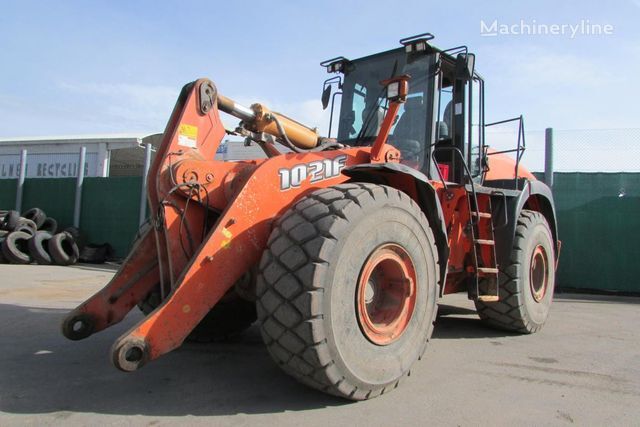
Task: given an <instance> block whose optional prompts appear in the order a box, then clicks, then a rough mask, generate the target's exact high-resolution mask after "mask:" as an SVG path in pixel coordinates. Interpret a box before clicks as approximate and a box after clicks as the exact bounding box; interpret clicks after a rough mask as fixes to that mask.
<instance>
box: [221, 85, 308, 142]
mask: <svg viewBox="0 0 640 427" xmlns="http://www.w3.org/2000/svg"><path fill="white" fill-rule="evenodd" d="M218 108H219V109H220V110H221V111H224V112H225V113H227V114H231V115H232V116H235V117H237V118H239V119H240V120H242V121H243V122H244V125H245V127H246V128H247V129H249V130H251V131H253V132H264V133H268V134H269V135H273V136H275V137H278V138H284V137H285V135H286V138H287V139H289V141H291V143H292V144H293V145H295V146H296V147H299V148H304V149H309V148H314V147H316V146H317V145H318V144H319V136H318V133H317V131H316V130H315V129H311V128H308V127H306V126H305V125H303V124H300V123H298V122H296V121H295V120H293V119H290V118H289V117H287V116H284V115H282V114H280V113H276V112H274V111H271V110H269V109H268V108H267V107H266V106H264V105H262V104H253V105H251V107H245V106H243V105H241V104H238V103H237V102H235V101H234V100H232V99H230V98H227V97H226V96H223V95H220V94H218ZM278 125H279V126H278ZM279 127H280V128H281V129H282V130H283V131H284V134H285V135H283V134H282V132H281V131H280V129H279Z"/></svg>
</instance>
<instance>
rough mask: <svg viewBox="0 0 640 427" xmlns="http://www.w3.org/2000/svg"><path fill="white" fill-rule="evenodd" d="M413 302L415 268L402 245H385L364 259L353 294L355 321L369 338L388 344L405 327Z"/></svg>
mask: <svg viewBox="0 0 640 427" xmlns="http://www.w3.org/2000/svg"><path fill="white" fill-rule="evenodd" d="M415 305H416V271H415V267H414V264H413V261H412V260H411V257H410V256H409V254H408V253H407V251H406V250H404V248H402V247H401V246H399V245H396V244H386V245H383V246H381V247H379V248H377V249H376V250H375V251H373V253H371V255H369V257H368V258H367V260H366V262H365V264H364V266H363V268H362V272H361V273H360V277H359V278H358V288H357V293H356V308H357V314H358V322H359V324H360V328H361V329H362V332H363V333H364V335H365V336H366V337H367V339H368V340H369V341H371V342H372V343H374V344H377V345H388V344H391V343H392V342H394V341H395V340H397V339H398V338H400V336H401V335H402V334H403V332H404V331H405V330H406V329H407V326H408V324H409V321H410V320H411V316H412V315H413V311H414V308H415Z"/></svg>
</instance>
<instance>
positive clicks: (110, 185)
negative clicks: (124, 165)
mask: <svg viewBox="0 0 640 427" xmlns="http://www.w3.org/2000/svg"><path fill="white" fill-rule="evenodd" d="M141 185H142V178H140V177H112V178H85V180H84V186H83V191H82V214H81V216H80V229H81V230H83V231H84V232H85V233H87V238H88V240H89V242H91V243H109V244H111V246H113V248H114V249H115V252H116V255H117V256H119V257H124V256H126V255H127V253H128V252H129V246H130V245H131V242H132V240H133V238H134V236H135V234H136V231H137V230H138V219H139V208H140V187H141Z"/></svg>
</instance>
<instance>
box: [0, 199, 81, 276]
mask: <svg viewBox="0 0 640 427" xmlns="http://www.w3.org/2000/svg"><path fill="white" fill-rule="evenodd" d="M0 218H1V219H0V262H1V263H8V264H31V263H33V262H35V263H37V264H42V265H50V264H55V265H71V264H75V263H76V262H77V261H78V258H79V256H80V250H79V247H78V241H79V236H80V232H79V230H77V229H76V228H73V227H71V228H69V229H66V230H64V231H62V232H58V222H57V221H56V220H55V219H54V218H51V217H48V216H47V215H46V213H45V212H44V211H43V210H42V209H39V208H33V209H29V210H28V211H25V212H23V214H22V215H20V213H19V212H17V211H7V212H3V213H2V215H1V216H0Z"/></svg>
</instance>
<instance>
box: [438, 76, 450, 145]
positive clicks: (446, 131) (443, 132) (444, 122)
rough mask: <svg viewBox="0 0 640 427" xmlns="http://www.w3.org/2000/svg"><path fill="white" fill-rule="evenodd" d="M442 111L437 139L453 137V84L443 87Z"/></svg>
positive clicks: (441, 93)
mask: <svg viewBox="0 0 640 427" xmlns="http://www.w3.org/2000/svg"><path fill="white" fill-rule="evenodd" d="M439 104H440V111H438V123H437V127H436V132H437V138H436V141H440V140H443V139H449V138H451V136H452V135H451V132H452V131H453V86H449V87H443V88H442V89H441V90H440V102H439Z"/></svg>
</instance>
